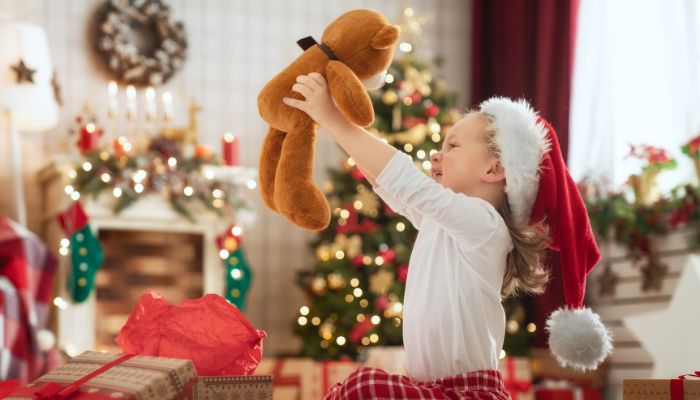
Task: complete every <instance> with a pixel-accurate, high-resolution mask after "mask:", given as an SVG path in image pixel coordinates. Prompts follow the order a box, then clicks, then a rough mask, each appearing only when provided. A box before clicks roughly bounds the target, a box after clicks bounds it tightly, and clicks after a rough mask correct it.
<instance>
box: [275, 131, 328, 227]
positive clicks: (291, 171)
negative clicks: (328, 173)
mask: <svg viewBox="0 0 700 400" xmlns="http://www.w3.org/2000/svg"><path fill="white" fill-rule="evenodd" d="M300 125H302V127H300V128H295V129H294V130H292V131H290V132H289V133H288V134H287V136H286V137H285V140H284V143H283V145H282V155H281V156H280V160H279V164H278V165H277V176H276V177H275V205H276V206H277V210H278V211H279V212H280V213H281V214H282V215H284V216H285V217H287V219H289V220H290V221H292V222H293V223H295V224H296V225H299V226H300V227H302V228H306V229H309V230H313V231H319V230H322V229H325V228H326V227H327V226H328V223H329V222H330V218H331V214H330V207H329V206H328V201H327V200H326V197H325V196H324V195H323V192H322V191H321V190H320V189H319V188H317V187H316V185H315V184H314V182H313V179H312V176H313V170H314V148H315V142H316V125H315V124H314V123H313V121H311V120H309V121H308V123H305V124H300Z"/></svg>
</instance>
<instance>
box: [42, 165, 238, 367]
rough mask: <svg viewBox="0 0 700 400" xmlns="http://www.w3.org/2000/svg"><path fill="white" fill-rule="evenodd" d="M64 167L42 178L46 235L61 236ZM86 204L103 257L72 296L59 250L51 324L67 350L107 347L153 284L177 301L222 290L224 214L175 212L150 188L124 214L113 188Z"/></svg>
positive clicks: (56, 239) (71, 352)
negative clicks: (87, 283) (81, 295)
mask: <svg viewBox="0 0 700 400" xmlns="http://www.w3.org/2000/svg"><path fill="white" fill-rule="evenodd" d="M60 175H61V174H60V173H56V172H53V173H52V174H51V175H49V176H47V177H46V178H45V179H46V181H47V182H49V184H48V185H47V187H46V188H45V192H44V193H45V199H44V207H45V213H46V215H49V216H51V217H48V218H46V219H45V221H44V227H43V229H44V237H45V238H46V241H47V243H55V244H58V243H59V242H60V241H61V239H62V238H63V237H64V235H63V233H62V232H61V230H60V227H58V224H57V222H56V218H55V215H56V214H58V213H59V212H60V211H62V210H64V209H65V208H66V207H67V206H68V204H69V203H70V199H69V198H67V196H65V194H64V193H62V190H63V189H62V188H63V186H64V185H65V182H62V180H61V178H60ZM83 206H84V208H85V210H86V212H87V214H88V216H89V218H90V221H89V223H90V225H91V226H92V229H93V231H94V232H95V234H96V236H98V237H99V238H100V242H101V243H102V245H103V248H104V251H105V262H104V264H103V266H102V268H100V270H99V271H98V273H97V276H96V285H95V290H94V291H93V293H92V294H91V295H90V296H89V298H88V299H87V300H85V301H84V302H82V303H73V302H71V300H70V296H69V295H68V293H67V290H66V286H65V282H66V279H67V277H68V276H69V274H70V260H69V257H65V256H63V257H60V259H59V268H58V272H57V274H56V282H57V283H56V287H55V293H56V296H57V300H55V301H54V304H55V305H56V306H57V307H56V309H55V310H54V313H52V316H51V326H52V328H53V329H55V330H56V332H57V345H58V347H59V348H60V349H63V350H65V351H66V353H68V355H70V356H75V355H78V354H80V353H82V352H83V351H86V350H97V351H102V350H104V351H110V350H115V349H117V348H116V347H115V346H116V345H115V344H114V337H116V335H117V333H118V332H119V329H120V328H121V326H122V325H123V323H124V322H125V321H126V318H127V317H128V315H129V313H131V310H132V309H133V307H134V305H135V304H136V302H137V300H138V298H139V296H140V295H141V294H143V293H145V292H147V291H148V289H154V290H156V291H158V292H159V293H160V294H161V295H162V296H163V297H165V299H166V300H167V301H168V302H170V303H172V304H177V303H179V302H180V301H182V300H184V299H188V298H197V297H200V296H202V295H203V294H206V293H216V294H219V295H224V290H225V286H224V285H225V282H226V279H225V274H226V268H225V265H224V262H223V261H222V260H221V258H220V257H219V249H218V248H217V245H216V240H215V239H216V237H217V236H218V235H219V234H221V233H222V232H223V231H224V230H225V229H227V227H228V226H227V222H226V219H225V218H220V217H219V216H218V215H217V214H215V213H213V212H211V211H209V210H207V209H201V210H194V211H195V212H194V215H195V217H196V222H192V221H189V220H187V219H185V218H184V217H182V216H181V215H179V214H177V213H176V212H175V211H173V209H172V208H171V207H170V204H169V203H168V201H167V200H166V199H164V198H162V197H161V196H159V195H156V194H152V195H148V196H145V197H144V198H142V199H140V200H139V201H138V202H136V203H134V204H133V205H132V206H131V207H129V208H128V209H126V210H124V211H123V212H121V213H120V214H114V212H113V207H114V199H113V198H111V197H110V196H108V195H103V196H100V197H99V198H98V199H92V198H86V199H84V200H83Z"/></svg>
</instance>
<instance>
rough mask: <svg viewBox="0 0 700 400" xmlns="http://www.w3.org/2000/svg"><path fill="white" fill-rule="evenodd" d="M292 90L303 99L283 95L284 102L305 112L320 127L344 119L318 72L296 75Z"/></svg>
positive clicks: (325, 126)
mask: <svg viewBox="0 0 700 400" xmlns="http://www.w3.org/2000/svg"><path fill="white" fill-rule="evenodd" d="M292 90H293V91H295V92H297V93H299V94H301V95H302V96H303V97H304V100H298V99H293V98H290V97H285V98H283V99H282V101H283V102H284V104H286V105H288V106H290V107H294V108H297V109H299V110H301V111H303V112H305V113H306V114H308V115H309V117H311V118H312V119H313V120H314V121H316V123H317V124H319V125H321V126H322V127H324V128H328V127H329V126H331V125H332V124H333V123H334V122H337V121H339V119H340V120H343V119H344V118H343V116H342V114H341V113H340V111H339V110H338V108H337V107H336V106H335V103H333V98H332V97H331V94H330V93H329V92H328V85H327V84H326V79H325V78H324V77H323V75H321V74H319V73H318V72H312V73H310V74H308V75H299V76H297V82H296V83H295V84H294V86H292Z"/></svg>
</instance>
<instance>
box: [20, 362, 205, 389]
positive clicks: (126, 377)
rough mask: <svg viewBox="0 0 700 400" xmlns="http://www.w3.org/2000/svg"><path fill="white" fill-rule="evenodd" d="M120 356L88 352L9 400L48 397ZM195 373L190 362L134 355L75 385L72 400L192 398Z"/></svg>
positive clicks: (195, 379)
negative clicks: (41, 395) (42, 394)
mask: <svg viewBox="0 0 700 400" xmlns="http://www.w3.org/2000/svg"><path fill="white" fill-rule="evenodd" d="M122 357H123V355H122V354H115V353H98V352H92V351H88V352H85V353H83V354H81V355H79V356H77V357H75V358H72V359H70V360H68V362H67V363H66V364H64V365H62V366H60V367H58V368H56V369H54V370H53V371H51V372H49V373H48V374H46V375H44V376H42V377H40V378H39V379H37V380H36V381H34V382H33V383H31V384H29V385H27V386H25V387H22V388H19V389H17V390H16V391H14V392H13V393H11V394H10V395H9V397H8V399H12V400H20V399H32V400H33V399H35V397H36V395H35V393H36V392H37V391H43V392H44V393H46V396H47V397H48V398H51V397H50V396H51V393H50V392H52V390H49V389H50V388H56V390H59V389H60V390H62V388H66V387H68V386H71V384H74V383H76V382H78V381H80V380H83V379H84V378H86V377H88V376H89V375H90V374H91V373H93V372H96V371H97V370H99V369H100V368H102V367H105V366H107V365H108V364H110V363H112V362H115V361H117V360H118V359H121V358H122ZM196 383H197V373H196V371H195V369H194V365H192V362H191V361H190V360H181V359H175V358H162V357H151V356H133V357H131V358H129V359H126V360H125V361H123V362H121V363H119V364H116V365H114V366H112V367H110V368H109V369H107V370H105V371H104V372H102V373H100V374H98V375H96V376H94V377H92V378H90V379H88V380H86V381H85V382H84V383H82V384H80V385H79V386H78V385H75V386H76V388H78V389H79V391H78V392H76V393H75V394H74V395H73V396H71V397H70V399H71V400H83V399H85V400H87V399H100V398H104V399H111V400H113V399H115V398H119V399H123V400H126V399H136V398H138V399H140V400H151V399H152V400H165V399H178V400H180V399H192V397H193V388H194V386H195V384H196Z"/></svg>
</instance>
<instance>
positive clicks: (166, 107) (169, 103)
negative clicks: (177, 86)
mask: <svg viewBox="0 0 700 400" xmlns="http://www.w3.org/2000/svg"><path fill="white" fill-rule="evenodd" d="M162 99H163V113H164V114H165V120H166V121H172V119H173V95H172V94H171V93H170V92H168V91H165V92H163V96H162Z"/></svg>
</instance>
